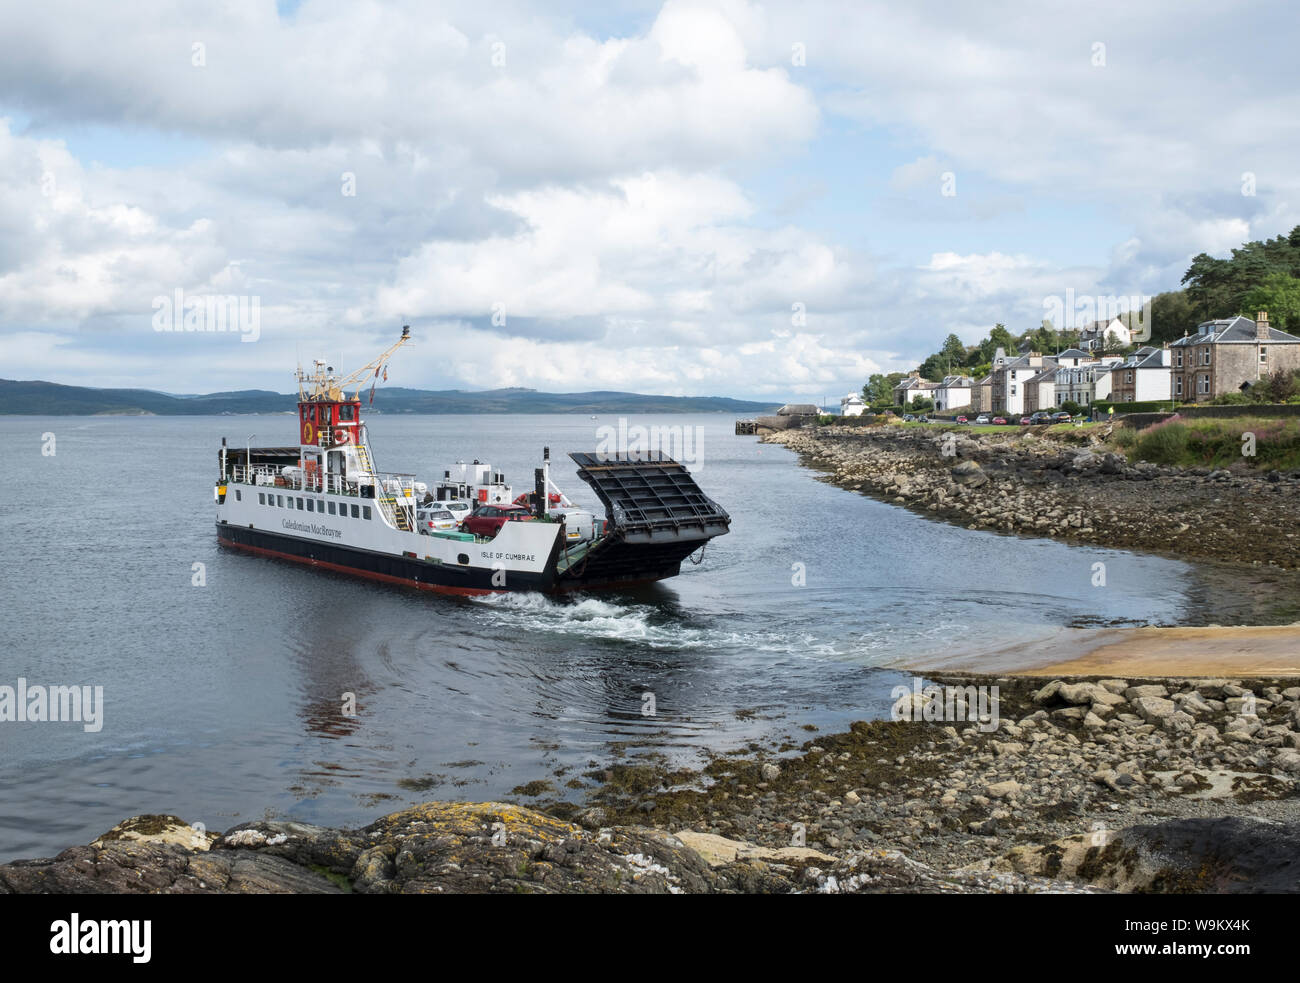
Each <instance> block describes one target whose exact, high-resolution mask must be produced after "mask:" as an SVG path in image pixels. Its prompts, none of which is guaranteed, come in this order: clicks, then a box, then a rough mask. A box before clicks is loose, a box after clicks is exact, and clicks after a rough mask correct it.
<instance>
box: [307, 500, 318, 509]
mask: <svg viewBox="0 0 1300 983" xmlns="http://www.w3.org/2000/svg"><path fill="white" fill-rule="evenodd" d="M307 511H308V512H315V511H316V506H315V505H314V504H313V500H312V499H310V498H309V499H307Z"/></svg>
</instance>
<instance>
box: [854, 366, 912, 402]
mask: <svg viewBox="0 0 1300 983" xmlns="http://www.w3.org/2000/svg"><path fill="white" fill-rule="evenodd" d="M906 378H907V376H906V375H905V374H904V373H902V372H891V373H889V374H888V375H883V374H881V373H879V372H877V373H876V374H874V375H872V376H871V377H870V378H869V379H867V384H866V385H865V386H863V387H862V401H863V402H864V403H866V404H868V405H869V406H871V407H872V408H873V409H875V408H877V407H881V406H892V405H893V404H894V387H895V386H896V385H898V384H899V383H900V382H902V381H903V380H904V379H906Z"/></svg>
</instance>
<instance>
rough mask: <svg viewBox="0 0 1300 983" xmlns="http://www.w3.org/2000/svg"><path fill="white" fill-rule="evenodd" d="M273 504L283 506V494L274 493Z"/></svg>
mask: <svg viewBox="0 0 1300 983" xmlns="http://www.w3.org/2000/svg"><path fill="white" fill-rule="evenodd" d="M275 504H276V505H278V506H279V507H280V508H284V496H283V495H276V496H275Z"/></svg>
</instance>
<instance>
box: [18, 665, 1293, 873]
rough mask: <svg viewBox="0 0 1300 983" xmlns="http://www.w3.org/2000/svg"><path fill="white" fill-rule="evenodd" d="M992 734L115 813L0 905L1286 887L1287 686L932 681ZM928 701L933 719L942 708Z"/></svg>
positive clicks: (925, 723) (932, 725) (926, 725)
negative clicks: (523, 791)
mask: <svg viewBox="0 0 1300 983" xmlns="http://www.w3.org/2000/svg"><path fill="white" fill-rule="evenodd" d="M929 683H930V684H932V685H933V686H935V687H938V688H939V689H938V692H940V693H942V694H943V695H944V696H945V697H946V696H947V690H946V689H945V688H946V687H951V688H952V689H953V691H954V696H955V699H953V698H950V699H948V700H947V702H948V703H949V704H950V705H951V706H952V707H954V708H957V715H958V716H965V706H966V705H967V704H966V703H963V702H962V701H963V700H966V701H970V700H973V699H974V691H972V690H969V689H967V687H972V686H974V687H978V686H986V687H992V686H997V687H998V693H999V707H998V720H997V722H996V727H990V726H989V722H984V723H981V722H978V721H974V720H928V719H925V717H926V715H927V712H926V710H925V705H926V702H927V698H928V696H932V694H933V692H934V691H931V693H930V694H923V697H922V698H921V699H920V700H919V701H918V699H917V698H916V697H915V696H912V695H909V696H908V697H906V698H904V700H903V701H902V703H901V704H900V705H901V706H905V707H912V708H913V709H914V710H915V714H914V716H915V718H916V719H911V720H908V719H903V720H897V721H892V720H891V721H877V722H873V723H860V724H854V725H853V727H852V728H851V729H850V730H849V731H848V732H846V733H842V734H827V735H819V736H817V737H816V738H814V739H812V740H809V741H808V742H807V743H805V744H804V745H803V746H802V747H800V748H792V747H788V746H787V747H784V748H782V747H777V748H770V749H751V750H750V751H748V752H743V753H738V754H728V755H719V756H716V757H715V758H714V759H713V760H712V761H710V763H709V764H708V765H707V766H706V767H704V768H702V769H700V770H669V769H668V768H666V767H664V766H663V765H662V764H659V763H656V762H655V761H653V760H652V759H640V760H638V761H636V762H630V763H620V764H616V765H614V766H613V767H610V768H597V769H594V770H593V771H592V772H590V773H589V774H588V775H587V776H585V777H587V778H588V779H589V780H590V781H591V782H592V783H593V788H592V791H591V792H590V794H589V797H588V802H587V803H586V804H585V805H583V806H575V805H573V804H571V803H567V802H558V801H544V800H543V799H544V796H541V795H539V797H538V801H535V802H533V803H532V804H531V806H530V807H524V806H520V805H512V804H505V803H454V802H429V803H424V804H422V805H419V806H415V807H413V808H410V809H406V810H403V811H401V812H398V813H394V814H392V815H389V816H386V817H384V818H382V819H380V820H378V821H377V822H375V823H372V824H371V825H369V826H367V827H365V828H363V829H360V830H337V829H326V828H322V827H315V826H309V825H306V824H303V823H297V822H292V821H286V820H266V821H259V822H252V823H245V824H242V825H240V826H237V827H235V828H233V829H231V830H229V831H227V832H226V833H224V834H222V835H220V836H218V835H216V834H211V833H207V832H205V831H203V830H201V829H196V828H194V827H191V826H189V825H187V824H185V823H184V822H183V821H182V820H180V819H178V818H177V817H174V816H171V817H168V816H149V817H137V818H135V819H133V820H129V821H127V822H125V823H123V824H120V825H119V826H118V827H115V828H114V830H112V831H110V832H109V833H107V834H105V835H104V836H102V837H100V838H99V839H98V840H96V841H95V842H93V843H92V844H90V845H88V846H84V847H74V848H72V849H69V850H66V851H64V852H63V853H61V854H60V855H59V856H58V857H55V858H51V859H45V860H31V861H18V862H14V863H9V864H5V865H0V893H30V892H53V893H86V892H97V893H117V892H129V893H135V892H148V893H261V892H289V893H317V892H319V893H381V894H382V893H430V892H431V893H469V892H475V893H477V892H507V893H578V892H582V893H587V892H596V893H795V892H798V893H882V892H919V893H928V892H936V893H989V892H997V893H1022V892H1093V891H1143V892H1155V893H1166V892H1175V893H1199V892H1210V893H1218V892H1223V893H1232V892H1282V891H1288V892H1294V891H1300V685H1298V684H1297V680H1296V679H1253V680H1246V679H1238V680H1227V679H1191V680H1177V679H1164V680H1130V679H1092V680H1077V681H1071V680H1052V681H1050V682H1048V683H1047V684H1046V685H1043V680H1041V679H1038V680H1033V679H1027V678H1021V677H1009V676H1004V677H974V676H946V677H935V676H931V677H929ZM944 702H945V701H944V700H942V699H941V700H940V702H939V703H934V702H930V703H929V706H930V707H931V708H932V709H935V708H938V707H940V706H942V705H943V703H944Z"/></svg>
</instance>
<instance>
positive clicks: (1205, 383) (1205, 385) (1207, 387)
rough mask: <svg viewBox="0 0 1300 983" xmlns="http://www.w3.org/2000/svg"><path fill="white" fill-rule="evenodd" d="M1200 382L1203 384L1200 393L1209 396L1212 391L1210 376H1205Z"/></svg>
mask: <svg viewBox="0 0 1300 983" xmlns="http://www.w3.org/2000/svg"><path fill="white" fill-rule="evenodd" d="M1200 380H1201V382H1200V386H1199V389H1198V391H1199V392H1201V393H1204V394H1208V393H1209V391H1210V377H1209V376H1208V375H1203V376H1201V377H1200Z"/></svg>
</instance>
